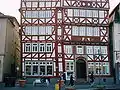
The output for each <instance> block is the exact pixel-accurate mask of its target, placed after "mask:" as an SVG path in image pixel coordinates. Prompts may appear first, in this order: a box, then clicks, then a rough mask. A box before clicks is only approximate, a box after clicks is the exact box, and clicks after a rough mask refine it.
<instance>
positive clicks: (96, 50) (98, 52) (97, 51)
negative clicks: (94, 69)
mask: <svg viewBox="0 0 120 90" xmlns="http://www.w3.org/2000/svg"><path fill="white" fill-rule="evenodd" d="M100 51H101V50H100V46H94V54H100V53H101V52H100Z"/></svg>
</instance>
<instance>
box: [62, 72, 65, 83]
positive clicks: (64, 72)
mask: <svg viewBox="0 0 120 90" xmlns="http://www.w3.org/2000/svg"><path fill="white" fill-rule="evenodd" d="M62 77H63V80H64V84H66V75H65V72H64V73H63V75H62Z"/></svg>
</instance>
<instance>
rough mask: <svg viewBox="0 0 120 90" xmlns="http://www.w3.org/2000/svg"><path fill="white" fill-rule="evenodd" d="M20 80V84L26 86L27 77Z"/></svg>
mask: <svg viewBox="0 0 120 90" xmlns="http://www.w3.org/2000/svg"><path fill="white" fill-rule="evenodd" d="M18 82H19V86H20V87H24V86H25V84H26V79H25V77H23V78H21V79H19V81H18Z"/></svg>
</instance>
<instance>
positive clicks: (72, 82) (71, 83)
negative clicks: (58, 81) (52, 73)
mask: <svg viewBox="0 0 120 90" xmlns="http://www.w3.org/2000/svg"><path fill="white" fill-rule="evenodd" d="M69 85H71V86H73V85H74V80H73V75H72V74H71V76H70V82H69Z"/></svg>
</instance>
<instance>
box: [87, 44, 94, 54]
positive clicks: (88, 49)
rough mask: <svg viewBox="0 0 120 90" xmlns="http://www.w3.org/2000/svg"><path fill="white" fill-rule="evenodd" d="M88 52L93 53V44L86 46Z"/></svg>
mask: <svg viewBox="0 0 120 90" xmlns="http://www.w3.org/2000/svg"><path fill="white" fill-rule="evenodd" d="M86 53H87V54H93V46H86Z"/></svg>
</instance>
